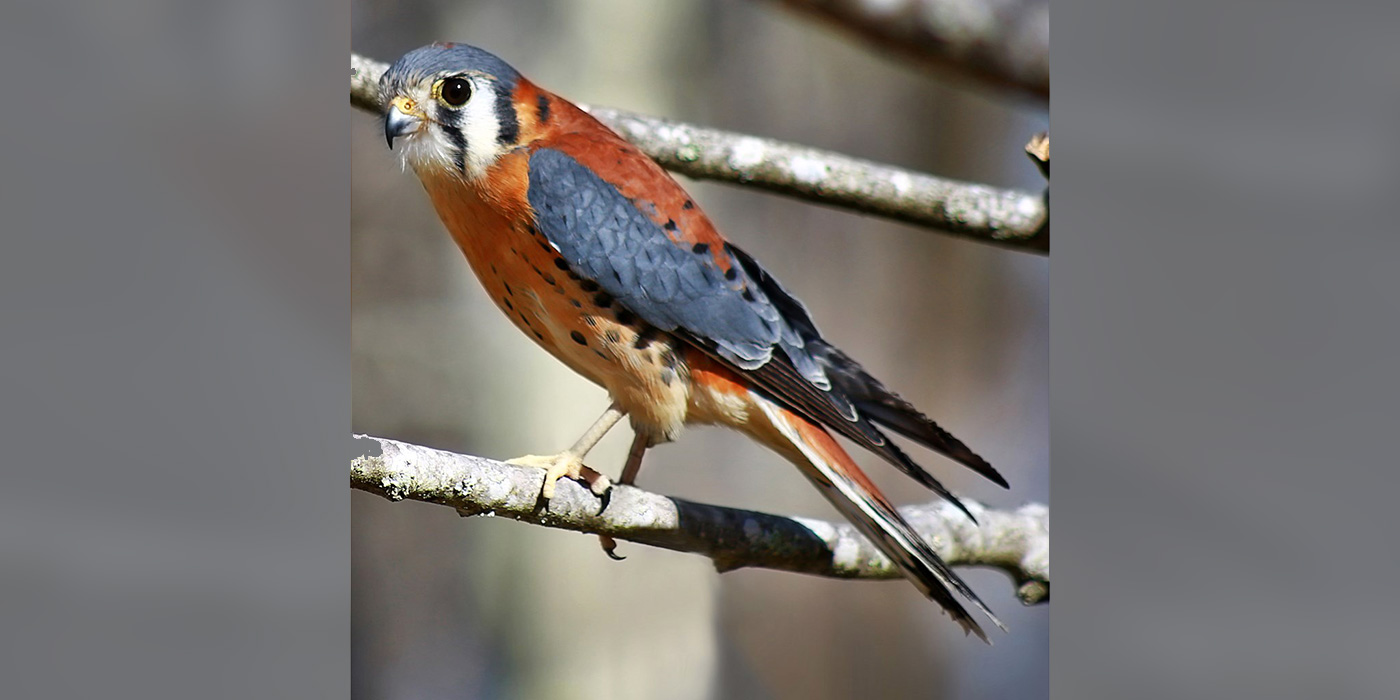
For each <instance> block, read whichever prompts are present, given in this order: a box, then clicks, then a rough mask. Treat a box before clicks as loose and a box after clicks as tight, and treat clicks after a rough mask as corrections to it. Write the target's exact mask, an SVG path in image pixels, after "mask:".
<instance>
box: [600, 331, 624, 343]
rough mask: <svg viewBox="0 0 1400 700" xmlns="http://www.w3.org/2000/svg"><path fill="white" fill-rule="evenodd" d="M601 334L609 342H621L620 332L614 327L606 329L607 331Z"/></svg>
mask: <svg viewBox="0 0 1400 700" xmlns="http://www.w3.org/2000/svg"><path fill="white" fill-rule="evenodd" d="M603 336H604V337H605V338H607V339H608V342H609V343H620V342H622V334H621V333H618V332H617V329H616V328H613V329H610V330H608V332H607V333H604V334H603Z"/></svg>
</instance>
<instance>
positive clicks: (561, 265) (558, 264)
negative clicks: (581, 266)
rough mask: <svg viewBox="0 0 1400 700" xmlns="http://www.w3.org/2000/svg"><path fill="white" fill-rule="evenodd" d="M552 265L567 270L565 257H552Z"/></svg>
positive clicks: (567, 264) (567, 265)
mask: <svg viewBox="0 0 1400 700" xmlns="http://www.w3.org/2000/svg"><path fill="white" fill-rule="evenodd" d="M554 266H555V267H557V268H559V269H560V270H563V271H565V272H568V270H569V263H568V261H567V260H565V259H563V258H555V259H554Z"/></svg>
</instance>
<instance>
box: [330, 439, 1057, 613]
mask: <svg viewBox="0 0 1400 700" xmlns="http://www.w3.org/2000/svg"><path fill="white" fill-rule="evenodd" d="M356 437H357V438H359V439H369V440H373V441H375V442H376V443H377V444H378V445H379V446H380V448H381V451H382V454H381V455H380V456H370V455H365V456H362V457H358V458H356V459H355V460H353V461H352V462H351V463H350V486H351V487H352V488H355V489H359V490H361V491H367V492H369V493H373V494H377V495H379V496H383V497H384V498H387V499H389V500H391V501H400V500H404V499H410V500H415V501H423V502H426V503H437V504H440V505H445V506H450V507H452V508H455V509H456V510H457V512H458V513H460V514H461V515H463V516H472V515H488V516H489V515H499V516H504V517H507V518H512V519H514V520H519V521H522V522H527V523H533V524H535V525H543V526H546V527H553V528H559V529H563V530H573V531H577V532H589V533H594V534H599V535H608V536H611V537H614V538H617V539H621V540H629V541H632V542H638V543H641V544H648V545H652V546H655V547H662V548H665V549H670V550H674V551H678V552H694V553H697V554H703V555H705V556H707V557H709V558H710V559H712V560H714V562H715V567H716V568H717V569H719V570H720V571H721V572H723V571H730V570H733V569H738V568H743V567H758V568H765V569H777V570H780V571H794V572H799V573H805V574H814V575H817V576H828V577H834V578H872V579H892V578H901V574H900V573H899V570H898V569H897V568H895V567H894V566H893V565H892V564H891V563H890V561H889V559H887V558H886V557H885V555H884V554H883V553H881V552H880V551H879V550H878V549H876V548H875V546H874V545H872V544H870V542H869V541H867V540H866V539H865V538H864V537H863V536H861V535H860V534H859V533H857V532H856V530H855V528H854V527H852V526H851V525H850V524H848V523H840V524H832V523H828V522H824V521H820V520H812V519H808V518H788V517H783V516H779V515H769V514H766V513H758V512H754V511H747V510H738V509H734V508H724V507H720V506H712V505H705V504H701V503H692V502H690V501H685V500H681V499H679V498H669V497H666V496H662V495H659V494H654V493H649V492H647V491H643V490H641V489H637V488H633V487H630V486H620V485H615V486H613V488H612V491H610V492H609V493H608V494H607V495H606V496H605V497H603V498H599V497H597V496H595V495H593V493H592V492H590V491H589V490H588V489H586V488H584V487H583V486H581V485H579V484H578V483H576V482H573V481H570V480H568V479H561V480H560V481H559V486H558V490H557V491H556V492H555V496H554V498H553V499H552V500H550V501H549V502H547V503H541V502H539V500H538V499H539V493H540V487H541V486H542V485H543V483H544V470H542V469H535V468H531V467H520V466H515V465H512V464H507V463H505V462H497V461H495V460H490V459H485V458H482V457H474V456H470V455H460V454H454V453H451V452H444V451H441V450H434V449H431V448H428V447H422V446H419V445H412V444H409V443H404V442H398V441H396V440H388V439H385V438H378V437H371V436H365V435H357V436H356ZM964 503H966V505H967V507H968V509H969V510H971V511H972V513H973V514H975V515H976V516H977V518H978V520H979V521H981V523H982V525H981V527H978V526H976V525H974V524H973V523H972V522H971V521H969V520H968V519H967V518H966V517H965V516H963V515H962V514H960V513H958V512H957V510H956V509H955V508H953V507H952V506H949V505H948V504H947V503H943V502H939V503H935V504H927V505H921V506H913V507H909V508H902V509H900V512H901V513H903V514H904V516H905V517H906V518H907V519H908V520H909V522H910V524H911V525H913V526H914V528H915V529H916V530H918V531H919V532H920V533H922V534H923V535H924V537H925V538H927V539H928V541H929V542H930V543H931V544H932V545H933V547H934V549H935V550H937V551H938V553H939V555H940V556H942V557H943V558H944V560H946V561H947V562H948V563H949V564H953V565H964V566H991V567H995V568H998V569H1001V570H1003V571H1005V572H1006V573H1008V574H1010V575H1011V577H1012V579H1014V580H1015V581H1016V584H1017V587H1018V588H1017V596H1018V597H1019V598H1020V599H1021V600H1022V602H1024V603H1026V604H1027V605H1030V604H1033V603H1041V602H1045V601H1048V600H1049V598H1050V510H1049V508H1047V507H1045V506H1043V505H1037V504H1031V505H1026V506H1022V507H1021V508H1019V509H1017V510H1015V511H997V510H988V509H986V508H984V507H983V506H981V505H980V504H977V503H975V502H971V501H965V502H964Z"/></svg>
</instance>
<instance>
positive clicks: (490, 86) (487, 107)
mask: <svg viewBox="0 0 1400 700" xmlns="http://www.w3.org/2000/svg"><path fill="white" fill-rule="evenodd" d="M472 87H473V92H472V97H471V99H470V100H468V101H467V104H466V105H464V106H463V107H462V108H461V109H460V110H458V115H459V116H460V119H459V120H458V121H457V125H456V128H457V130H458V131H459V132H460V133H461V135H462V138H463V139H464V140H465V141H466V149H465V152H464V153H460V154H459V152H458V151H459V149H458V147H457V144H456V143H455V142H454V140H453V139H452V137H451V136H449V135H448V133H447V128H448V127H446V126H445V125H443V124H440V123H435V122H428V123H426V124H425V125H424V127H423V129H422V130H420V131H419V132H418V133H416V134H413V135H412V136H410V137H409V138H406V139H404V148H403V159H404V162H405V163H406V164H408V165H409V166H411V167H412V168H413V170H414V171H415V172H417V173H418V174H419V175H428V174H431V175H443V174H445V173H446V174H451V175H453V176H456V177H460V178H465V179H468V180H475V179H477V178H479V177H481V176H483V175H485V174H486V171H487V170H489V169H490V168H491V166H492V165H493V164H494V163H495V162H496V159H497V158H499V157H500V156H501V154H502V153H504V152H505V150H506V149H504V148H502V147H501V145H500V144H499V143H497V142H496V139H497V138H498V137H499V136H500V132H501V127H500V122H499V121H498V119H499V117H498V116H497V114H496V99H497V98H496V91H495V85H494V83H491V82H489V81H486V80H481V79H478V80H474V81H473V82H472ZM419 100H420V101H419V104H422V105H424V106H425V108H426V109H425V111H427V113H428V117H429V118H430V119H437V118H438V116H439V115H440V114H441V111H440V110H442V109H443V107H442V106H441V105H440V104H439V103H438V102H437V100H435V99H433V98H432V96H431V95H428V94H424V95H421V96H419Z"/></svg>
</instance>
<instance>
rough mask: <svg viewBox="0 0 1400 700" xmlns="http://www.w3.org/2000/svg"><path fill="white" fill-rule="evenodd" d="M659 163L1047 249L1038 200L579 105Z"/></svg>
mask: <svg viewBox="0 0 1400 700" xmlns="http://www.w3.org/2000/svg"><path fill="white" fill-rule="evenodd" d="M387 69H388V66H386V65H385V64H383V63H379V62H377V61H372V60H370V59H367V58H364V57H362V56H359V55H356V54H351V55H350V103H351V104H353V105H355V106H356V107H359V108H361V109H364V110H367V111H371V112H375V113H378V111H379V109H380V107H379V104H380V99H379V76H380V75H382V74H383V73H384V71H385V70H387ZM580 106H581V107H583V108H584V109H587V110H589V112H590V113H591V114H592V115H593V116H594V117H597V118H598V119H599V120H600V121H602V122H603V123H604V124H606V125H608V126H609V127H611V128H612V129H613V130H615V131H617V132H618V133H619V134H621V135H622V136H623V138H626V139H627V140H629V141H631V142H632V143H634V144H636V145H637V147H638V148H640V149H641V150H642V151H643V152H645V153H646V154H647V155H649V156H651V157H652V158H653V159H655V160H656V161H657V162H658V163H660V164H661V165H662V167H665V168H667V169H668V170H672V171H674V172H678V173H681V174H682V175H686V176H689V177H694V178H698V179H705V180H718V181H722V182H732V183H739V184H744V185H749V186H753V187H759V188H762V189H766V190H769V191H771V192H777V193H779V194H785V195H788V196H791V197H796V198H799V199H803V200H807V201H812V202H817V203H820V204H827V205H831V206H835V207H841V208H844V209H851V210H854V211H859V212H863V213H867V214H876V215H879V216H884V217H888V218H892V219H898V220H900V221H904V222H908V223H912V224H917V225H920V226H925V227H928V228H933V229H938V230H941V231H947V232H950V233H955V234H958V235H961V236H965V237H967V238H971V239H974V240H979V241H983V242H988V243H995V244H999V245H1003V246H1008V247H1012V248H1016V249H1020V250H1029V251H1034V252H1040V253H1048V252H1049V250H1050V234H1049V228H1048V225H1047V222H1048V213H1047V210H1046V206H1045V200H1044V198H1043V197H1042V196H1041V195H1039V194H1034V193H1030V192H1022V191H1018V190H1002V189H998V188H995V187H989V186H986V185H979V184H973V183H966V182H958V181H955V180H947V179H943V178H938V177H934V176H931V175H926V174H923V173H918V172H914V171H909V170H903V169H900V168H895V167H892V166H888V165H882V164H879V163H873V162H870V161H866V160H861V159H858V158H852V157H850V156H845V155H841V154H839V153H832V152H830V151H822V150H819V149H815V148H808V147H806V146H801V145H796V144H791V143H784V142H781V141H775V140H771V139H765V138H760V137H757V136H749V135H745V134H737V133H733V132H728V131H720V130H718V129H707V128H704V127H698V126H694V125H691V124H685V123H682V122H676V121H671V120H668V119H660V118H657V117H649V116H644V115H640V114H633V113H630V112H624V111H621V110H615V109H610V108H606V107H589V106H586V105H580Z"/></svg>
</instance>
